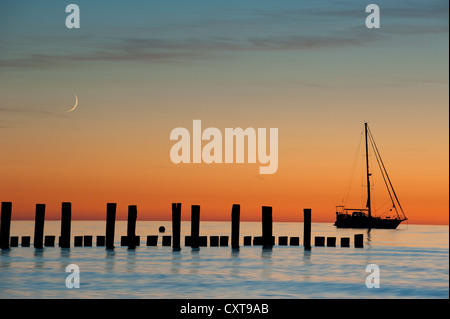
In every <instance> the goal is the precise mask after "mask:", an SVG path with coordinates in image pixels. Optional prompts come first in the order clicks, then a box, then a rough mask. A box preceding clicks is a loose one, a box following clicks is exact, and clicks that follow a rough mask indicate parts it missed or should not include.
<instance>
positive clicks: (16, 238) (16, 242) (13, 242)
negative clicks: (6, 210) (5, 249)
mask: <svg viewBox="0 0 450 319" xmlns="http://www.w3.org/2000/svg"><path fill="white" fill-rule="evenodd" d="M10 238H11V240H10V247H19V236H11V237H10Z"/></svg>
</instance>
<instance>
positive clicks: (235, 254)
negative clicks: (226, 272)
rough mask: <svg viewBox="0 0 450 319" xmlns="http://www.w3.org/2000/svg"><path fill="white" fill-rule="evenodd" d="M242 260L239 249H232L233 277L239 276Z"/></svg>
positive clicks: (231, 272)
mask: <svg viewBox="0 0 450 319" xmlns="http://www.w3.org/2000/svg"><path fill="white" fill-rule="evenodd" d="M241 263H242V258H241V257H239V249H231V267H230V275H231V276H239V274H240V270H241V267H242V265H241Z"/></svg>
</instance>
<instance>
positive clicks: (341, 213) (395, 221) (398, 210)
mask: <svg viewBox="0 0 450 319" xmlns="http://www.w3.org/2000/svg"><path fill="white" fill-rule="evenodd" d="M364 136H365V153H366V183H367V202H366V207H365V208H356V209H355V208H346V207H345V206H336V222H335V223H334V225H335V226H336V227H337V228H369V229H370V228H382V229H396V228H397V226H398V225H399V224H400V223H401V222H402V221H405V220H407V218H406V215H405V213H404V211H403V208H402V206H401V204H400V201H399V200H398V197H397V194H396V192H395V190H394V187H393V186H392V183H391V179H390V178H389V175H388V173H387V171H386V167H385V166H384V163H383V160H382V159H381V156H380V152H379V151H378V148H377V146H376V144H375V140H374V138H373V136H372V133H371V132H370V129H369V126H368V125H367V123H364ZM369 143H370V145H371V146H372V149H373V151H374V153H375V157H376V160H377V163H378V166H379V168H380V171H381V175H382V176H383V180H384V184H385V186H386V188H387V190H388V193H389V197H390V200H391V202H392V208H391V211H392V210H393V211H394V212H395V214H396V216H395V217H393V218H391V217H384V218H382V217H380V216H374V215H373V214H372V200H371V192H370V176H371V175H372V174H371V173H370V170H369Z"/></svg>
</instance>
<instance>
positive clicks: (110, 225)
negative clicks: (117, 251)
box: [106, 203, 117, 249]
mask: <svg viewBox="0 0 450 319" xmlns="http://www.w3.org/2000/svg"><path fill="white" fill-rule="evenodd" d="M116 208H117V204H116V203H107V204H106V249H114V231H115V227H116Z"/></svg>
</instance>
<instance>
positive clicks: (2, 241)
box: [0, 202, 12, 249]
mask: <svg viewBox="0 0 450 319" xmlns="http://www.w3.org/2000/svg"><path fill="white" fill-rule="evenodd" d="M11 210H12V203H11V202H2V211H1V213H2V215H1V217H0V223H1V225H0V248H1V249H9V235H10V230H11Z"/></svg>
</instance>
